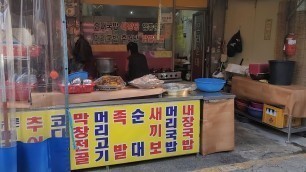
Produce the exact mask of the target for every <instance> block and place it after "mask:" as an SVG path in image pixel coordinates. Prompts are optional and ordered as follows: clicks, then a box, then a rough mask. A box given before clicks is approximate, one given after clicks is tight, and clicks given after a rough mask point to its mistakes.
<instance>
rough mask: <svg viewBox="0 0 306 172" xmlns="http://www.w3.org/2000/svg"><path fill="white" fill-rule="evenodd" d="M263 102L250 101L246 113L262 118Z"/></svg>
mask: <svg viewBox="0 0 306 172" xmlns="http://www.w3.org/2000/svg"><path fill="white" fill-rule="evenodd" d="M263 106H264V105H263V103H257V102H251V103H250V105H249V106H248V113H249V115H250V116H252V117H254V118H257V119H259V120H262V114H263Z"/></svg>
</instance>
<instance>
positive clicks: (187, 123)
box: [182, 105, 194, 150]
mask: <svg viewBox="0 0 306 172" xmlns="http://www.w3.org/2000/svg"><path fill="white" fill-rule="evenodd" d="M193 115H194V106H193V105H186V106H183V119H182V123H183V137H184V138H186V137H187V138H188V139H184V140H183V141H182V144H183V150H192V149H193V143H194V130H193V129H194V116H193Z"/></svg>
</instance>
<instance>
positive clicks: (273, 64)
mask: <svg viewBox="0 0 306 172" xmlns="http://www.w3.org/2000/svg"><path fill="white" fill-rule="evenodd" d="M269 67H270V79H269V83H270V84H273V85H290V84H291V83H292V79H293V73H294V67H295V62H294V61H286V60H269Z"/></svg>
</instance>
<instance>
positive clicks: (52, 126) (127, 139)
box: [17, 101, 200, 170]
mask: <svg viewBox="0 0 306 172" xmlns="http://www.w3.org/2000/svg"><path fill="white" fill-rule="evenodd" d="M71 115H72V120H73V123H74V124H73V135H74V137H75V144H76V147H77V148H76V149H75V150H74V149H73V146H72V143H71V149H70V159H71V169H72V170H75V169H84V168H91V167H100V166H106V165H114V164H122V163H127V162H135V161H142V160H149V159H156V158H162V157H171V156H177V155H184V154H191V153H197V152H199V129H200V101H180V102H161V103H147V104H130V105H118V106H100V107H89V108H80V109H71ZM17 119H18V121H19V123H20V124H19V125H20V126H18V128H19V130H18V139H19V140H20V141H23V142H40V141H43V140H45V139H46V138H50V137H62V136H63V134H64V131H65V122H64V121H65V116H64V111H63V110H58V111H40V112H39V111H37V112H29V113H28V114H27V113H26V112H24V113H23V114H22V115H17ZM33 120H34V121H33ZM34 123H35V125H34ZM36 124H37V125H36Z"/></svg>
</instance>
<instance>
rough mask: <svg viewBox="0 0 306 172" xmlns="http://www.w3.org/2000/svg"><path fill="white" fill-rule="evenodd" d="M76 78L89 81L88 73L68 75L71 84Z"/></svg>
mask: <svg viewBox="0 0 306 172" xmlns="http://www.w3.org/2000/svg"><path fill="white" fill-rule="evenodd" d="M76 78H81V79H82V80H84V79H88V73H87V72H75V73H72V74H69V75H68V81H69V82H71V81H72V80H74V79H76Z"/></svg>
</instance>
